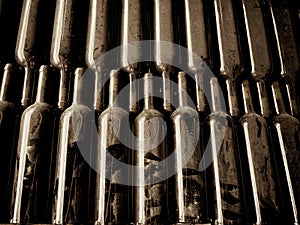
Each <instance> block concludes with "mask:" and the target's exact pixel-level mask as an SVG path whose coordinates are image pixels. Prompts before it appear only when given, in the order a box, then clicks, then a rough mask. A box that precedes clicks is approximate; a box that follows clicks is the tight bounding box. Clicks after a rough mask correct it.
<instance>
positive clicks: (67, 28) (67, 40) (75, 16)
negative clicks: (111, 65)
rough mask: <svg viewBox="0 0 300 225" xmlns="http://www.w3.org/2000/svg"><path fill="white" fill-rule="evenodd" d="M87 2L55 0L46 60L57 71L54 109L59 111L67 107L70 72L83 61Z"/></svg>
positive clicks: (71, 73)
mask: <svg viewBox="0 0 300 225" xmlns="http://www.w3.org/2000/svg"><path fill="white" fill-rule="evenodd" d="M88 3H89V1H75V0H68V1H66V0H56V8H55V17H54V23H53V33H52V43H51V52H50V61H51V65H52V66H53V67H55V68H57V69H59V70H60V86H59V96H58V108H59V109H60V110H62V111H64V110H65V109H66V108H67V107H68V106H69V105H70V104H71V100H72V99H71V96H72V85H71V84H72V82H73V80H74V77H73V74H74V69H75V67H77V66H81V65H84V61H85V60H84V55H85V54H84V53H85V52H84V51H85V44H86V33H87V23H88Z"/></svg>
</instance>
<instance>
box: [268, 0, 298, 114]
mask: <svg viewBox="0 0 300 225" xmlns="http://www.w3.org/2000/svg"><path fill="white" fill-rule="evenodd" d="M268 2H269V6H270V9H271V16H272V22H273V27H274V31H275V37H276V44H277V46H276V48H277V50H278V51H277V52H278V58H279V62H280V75H281V77H282V78H283V79H284V81H285V83H286V84H285V86H286V87H285V88H286V91H287V94H288V101H289V111H290V113H291V115H293V116H298V114H299V100H298V97H297V91H296V90H297V83H298V82H297V80H298V78H297V75H298V74H299V70H300V63H299V60H300V59H299V51H297V46H296V43H297V40H296V37H295V35H294V31H293V24H292V18H291V14H290V12H289V8H288V6H289V3H288V1H278V0H272V1H271V0H270V1H268Z"/></svg>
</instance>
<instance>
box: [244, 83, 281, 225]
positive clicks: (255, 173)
mask: <svg viewBox="0 0 300 225" xmlns="http://www.w3.org/2000/svg"><path fill="white" fill-rule="evenodd" d="M242 94H243V102H244V112H245V114H244V116H243V117H242V118H241V119H240V134H241V135H240V137H241V138H240V146H241V149H240V153H241V158H242V159H241V161H242V166H243V170H244V177H245V179H244V183H245V193H246V196H245V197H246V204H247V214H248V215H247V220H248V221H247V222H251V223H256V224H263V223H266V222H270V223H272V222H274V221H276V220H278V219H279V215H280V214H279V210H280V209H279V202H278V198H279V193H278V183H277V180H276V177H275V175H276V174H275V169H274V158H273V157H274V155H273V151H272V149H271V146H272V145H271V142H270V141H271V140H270V136H269V135H270V134H269V130H268V125H267V123H266V121H265V120H264V118H263V117H261V116H259V115H258V114H256V113H255V111H254V108H253V104H252V98H251V92H250V86H249V82H248V81H247V80H244V81H243V83H242Z"/></svg>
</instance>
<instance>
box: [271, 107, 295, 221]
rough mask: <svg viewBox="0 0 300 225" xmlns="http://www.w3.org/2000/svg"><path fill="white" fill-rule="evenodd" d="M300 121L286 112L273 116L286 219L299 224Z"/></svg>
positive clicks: (273, 132) (274, 137)
mask: <svg viewBox="0 0 300 225" xmlns="http://www.w3.org/2000/svg"><path fill="white" fill-rule="evenodd" d="M299 129H300V123H299V121H298V120H297V119H296V118H294V117H292V116H290V115H288V114H286V113H283V114H279V115H277V116H276V117H274V118H273V123H272V126H271V131H272V137H273V143H274V148H275V149H274V150H275V156H276V158H277V159H278V160H277V161H276V164H277V170H278V174H279V179H280V181H281V182H280V183H281V188H282V190H281V191H282V194H283V196H282V200H283V204H284V205H283V206H284V207H283V209H284V210H285V211H284V215H285V217H286V221H289V222H290V223H291V224H292V223H294V224H297V222H298V220H299V216H298V213H299V207H300V173H299V171H300V164H299V160H300V152H299V146H300V140H299Z"/></svg>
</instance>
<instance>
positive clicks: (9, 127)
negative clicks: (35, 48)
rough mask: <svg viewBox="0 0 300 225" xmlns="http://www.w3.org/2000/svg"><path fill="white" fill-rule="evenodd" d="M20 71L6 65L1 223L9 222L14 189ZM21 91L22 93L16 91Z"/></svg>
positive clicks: (1, 103)
mask: <svg viewBox="0 0 300 225" xmlns="http://www.w3.org/2000/svg"><path fill="white" fill-rule="evenodd" d="M18 73H19V71H18V69H17V68H16V66H14V65H12V64H6V66H5V68H4V75H3V80H2V86H1V91H0V115H1V116H0V118H1V119H0V146H1V149H2V156H1V157H0V165H1V172H0V180H1V183H0V202H1V204H0V212H1V214H0V223H8V222H9V219H10V218H9V217H10V215H9V210H10V198H11V192H12V187H13V172H14V171H13V169H14V167H15V157H16V146H15V145H16V142H17V141H16V138H17V136H18V125H19V121H20V120H19V116H18V113H19V110H18V108H19V105H18V104H17V103H16V102H17V101H18V100H19V98H20V94H21V86H20V85H19V87H18V84H20V81H18V79H17V78H18V77H19V74H18ZM16 90H20V91H16Z"/></svg>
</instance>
